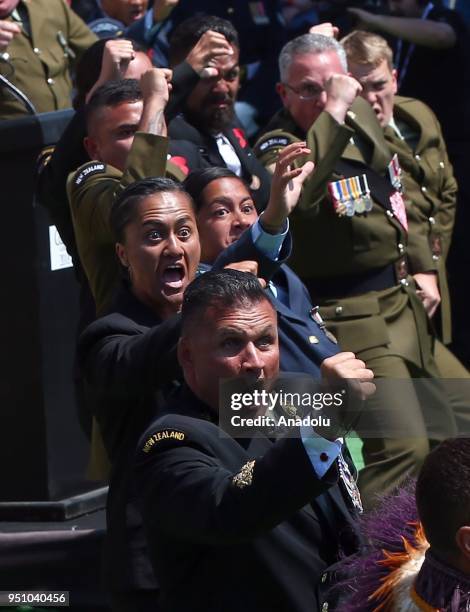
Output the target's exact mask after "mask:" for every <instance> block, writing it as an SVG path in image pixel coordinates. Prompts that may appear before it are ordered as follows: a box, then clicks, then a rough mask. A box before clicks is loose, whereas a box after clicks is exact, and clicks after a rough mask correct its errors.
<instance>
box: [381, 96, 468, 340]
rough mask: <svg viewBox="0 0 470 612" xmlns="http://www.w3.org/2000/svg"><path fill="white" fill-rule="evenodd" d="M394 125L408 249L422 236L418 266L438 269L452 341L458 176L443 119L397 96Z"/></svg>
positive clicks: (446, 333) (445, 335)
mask: <svg viewBox="0 0 470 612" xmlns="http://www.w3.org/2000/svg"><path fill="white" fill-rule="evenodd" d="M393 116H394V120H395V125H396V126H397V128H398V131H399V132H397V131H396V130H395V129H393V127H391V126H388V127H387V128H386V129H385V139H386V140H387V142H388V143H389V146H390V149H391V151H392V153H397V155H398V158H399V161H400V166H401V168H402V170H403V176H402V182H403V186H404V195H405V198H406V204H407V208H408V212H409V220H410V232H409V238H410V239H409V250H412V249H413V248H414V242H416V241H417V240H420V239H421V237H422V233H423V232H422V230H423V229H424V241H425V243H424V245H423V247H424V248H422V247H421V246H419V247H418V248H419V250H420V252H421V253H423V252H425V248H426V245H428V249H427V257H426V259H424V260H423V261H421V265H420V268H421V269H416V268H415V270H414V272H428V271H431V270H434V269H436V270H437V274H438V283H439V291H440V294H441V308H440V315H441V330H440V332H441V334H440V335H441V337H442V341H443V342H444V343H445V344H449V343H450V341H451V319H450V298H449V289H448V285H447V275H446V265H445V264H446V257H447V253H448V251H449V246H450V241H451V237H452V228H453V224H454V217H455V204H456V199H457V182H456V180H455V178H454V175H453V172H452V166H451V164H450V162H449V158H448V156H447V150H446V145H445V142H444V138H443V136H442V131H441V127H440V125H439V122H438V120H437V118H436V116H435V115H434V113H433V112H432V111H431V109H430V108H429V107H427V106H426V105H425V104H423V103H422V102H420V101H419V100H414V99H412V98H403V97H400V96H395V104H394V108H393Z"/></svg>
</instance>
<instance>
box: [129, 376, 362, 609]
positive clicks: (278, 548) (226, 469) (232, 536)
mask: <svg viewBox="0 0 470 612" xmlns="http://www.w3.org/2000/svg"><path fill="white" fill-rule="evenodd" d="M168 410H169V413H168V414H166V415H164V416H162V417H160V418H159V419H157V420H156V421H154V423H152V425H151V426H150V427H149V428H148V429H147V431H146V433H145V434H144V436H142V438H141V440H140V442H139V446H138V450H137V459H136V483H135V485H136V491H137V495H138V497H139V501H140V503H141V508H142V514H143V517H144V526H145V529H146V533H147V540H148V546H149V552H150V555H151V558H152V562H153V564H154V567H155V573H156V576H157V579H158V581H159V584H160V600H159V606H160V608H159V609H161V610H162V612H170V611H171V612H180V611H181V612H183V611H184V612H187V611H188V610H191V612H199V611H201V612H202V611H204V612H232V611H233V612H240V610H243V611H244V612H268V611H269V612H271V611H273V610H276V612H308V611H311V612H313V611H315V610H318V609H319V606H318V599H317V592H316V591H317V585H318V582H319V581H321V575H322V572H323V570H324V569H325V568H326V567H327V565H328V564H330V563H331V562H332V561H334V559H335V558H336V557H337V551H338V543H339V541H340V540H341V539H342V538H345V539H346V532H348V531H349V528H350V525H351V513H350V511H349V509H348V507H347V505H346V502H345V500H344V499H343V497H342V493H341V491H340V488H339V486H338V485H337V484H336V480H337V468H336V464H335V463H334V464H333V465H332V467H331V468H330V470H329V471H328V472H327V473H326V475H325V476H324V477H323V479H321V480H320V479H319V478H318V477H317V476H316V474H315V472H314V469H313V467H312V465H311V463H310V459H309V458H308V456H307V454H306V452H305V449H304V447H303V444H302V441H301V440H300V439H298V438H284V439H280V440H278V441H277V442H275V443H274V442H272V441H271V440H269V439H268V438H266V437H261V438H254V439H240V440H235V439H234V438H231V437H230V436H228V434H225V433H224V432H223V431H222V430H221V429H220V428H219V427H218V426H217V425H216V424H215V423H214V422H213V420H214V419H212V418H211V413H210V410H209V408H208V407H207V406H206V405H204V404H203V403H202V402H201V401H200V400H199V399H197V398H196V397H195V396H194V395H193V394H192V392H191V391H190V390H189V389H187V388H186V387H183V389H182V390H181V392H180V394H179V397H178V398H177V399H176V400H175V401H174V402H173V404H171V405H170V406H169V408H168ZM253 461H254V464H253V463H252V462H253Z"/></svg>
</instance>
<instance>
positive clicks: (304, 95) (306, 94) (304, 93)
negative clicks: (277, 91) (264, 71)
mask: <svg viewBox="0 0 470 612" xmlns="http://www.w3.org/2000/svg"><path fill="white" fill-rule="evenodd" d="M283 85H284V87H287V89H290V90H291V91H292V92H293V93H295V95H296V96H299V98H300V99H301V100H313V99H314V98H318V97H319V96H321V94H322V93H323V92H324V91H325V90H324V89H323V87H318V85H313V83H305V84H304V85H301V86H300V87H299V88H295V87H292V86H291V85H288V84H287V83H283Z"/></svg>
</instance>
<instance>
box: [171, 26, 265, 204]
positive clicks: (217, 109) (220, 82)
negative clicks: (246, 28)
mask: <svg viewBox="0 0 470 612" xmlns="http://www.w3.org/2000/svg"><path fill="white" fill-rule="evenodd" d="M208 30H211V31H212V32H218V33H220V34H223V35H224V36H225V38H226V39H227V40H228V42H229V43H230V47H231V54H227V55H224V56H219V57H217V58H213V59H212V60H211V61H210V62H209V63H208V65H207V70H208V71H210V76H208V77H207V78H202V79H200V80H199V82H198V83H197V85H196V86H195V87H194V89H193V91H192V92H191V93H190V95H188V97H187V99H186V101H185V103H184V105H183V113H182V115H181V116H179V117H176V118H175V119H173V121H171V122H170V124H169V126H168V133H169V135H170V138H171V139H177V140H178V141H179V142H178V143H177V144H176V143H173V146H172V149H171V151H172V155H174V156H176V157H181V158H182V159H183V160H184V161H185V163H186V165H187V169H189V170H192V169H194V167H195V165H194V162H193V161H192V160H191V158H193V159H194V158H195V159H196V164H197V167H210V166H222V167H226V168H229V169H230V170H232V171H233V172H234V173H235V174H236V175H237V176H239V177H241V178H243V179H244V180H245V181H246V182H247V183H248V185H249V186H250V189H251V190H252V193H253V197H254V199H255V202H256V206H257V208H258V209H262V208H264V207H265V206H266V204H267V203H268V199H269V187H270V177H269V174H268V173H267V172H266V170H265V169H264V167H263V165H262V164H261V163H260V162H259V161H258V160H257V159H256V157H255V155H254V154H253V151H252V150H251V148H250V146H249V144H248V141H247V138H246V135H245V133H244V131H243V129H242V127H241V124H240V123H239V121H238V119H237V117H236V115H235V111H234V104H235V100H236V97H237V93H238V89H239V86H240V68H239V65H238V60H239V43H238V34H237V31H236V30H235V29H234V28H233V26H232V25H231V23H230V22H228V21H225V20H224V19H219V18H218V17H210V16H209V17H207V16H203V17H197V18H194V19H190V20H188V21H186V22H184V23H183V24H181V26H180V27H179V28H177V29H176V30H175V32H174V34H173V36H172V38H171V41H170V63H171V65H172V66H174V65H177V64H179V63H180V62H181V61H182V60H183V59H184V58H185V57H186V56H187V55H188V53H189V52H190V51H191V49H192V48H193V47H194V45H195V44H196V43H197V42H198V40H199V39H200V38H201V36H202V35H203V34H204V33H205V32H207V31H208Z"/></svg>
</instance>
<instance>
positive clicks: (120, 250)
mask: <svg viewBox="0 0 470 612" xmlns="http://www.w3.org/2000/svg"><path fill="white" fill-rule="evenodd" d="M116 255H117V257H118V259H119V261H120V262H121V264H122V265H123V266H124V267H125V268H129V260H128V258H127V251H126V247H125V246H124V245H123V244H121V243H120V242H116Z"/></svg>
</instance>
